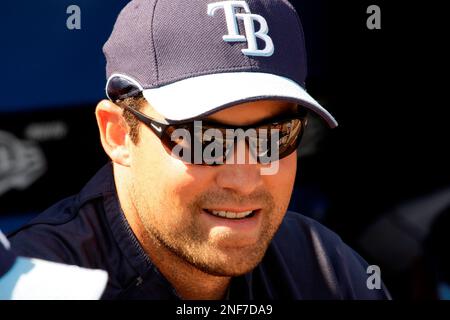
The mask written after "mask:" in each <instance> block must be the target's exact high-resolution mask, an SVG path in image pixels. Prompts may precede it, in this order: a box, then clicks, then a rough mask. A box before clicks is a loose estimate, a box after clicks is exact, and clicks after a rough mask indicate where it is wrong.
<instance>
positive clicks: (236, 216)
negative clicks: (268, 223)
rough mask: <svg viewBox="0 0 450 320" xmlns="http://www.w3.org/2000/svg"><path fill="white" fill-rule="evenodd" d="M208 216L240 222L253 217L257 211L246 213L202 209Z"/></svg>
mask: <svg viewBox="0 0 450 320" xmlns="http://www.w3.org/2000/svg"><path fill="white" fill-rule="evenodd" d="M204 210H205V212H207V213H208V214H210V215H212V216H215V217H219V218H224V219H231V220H240V219H247V218H252V217H254V216H255V214H256V212H257V211H258V210H247V211H225V210H212V209H204Z"/></svg>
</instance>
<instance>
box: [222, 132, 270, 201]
mask: <svg viewBox="0 0 450 320" xmlns="http://www.w3.org/2000/svg"><path fill="white" fill-rule="evenodd" d="M243 150H245V156H239V155H238V154H237V153H239V152H243ZM227 159H228V160H230V159H233V162H232V163H230V162H228V163H227V162H226V163H225V164H224V165H221V166H219V167H218V169H219V171H218V174H217V176H216V183H217V185H218V186H219V187H221V188H224V189H232V190H233V191H235V192H237V193H240V194H242V195H246V194H250V193H252V192H253V191H255V190H256V189H257V188H259V187H260V186H261V185H262V183H263V180H262V177H261V165H260V164H258V163H256V159H254V158H253V155H252V152H250V150H249V148H248V144H247V143H246V142H245V140H244V139H243V140H241V141H238V142H237V144H236V146H235V148H234V150H231V151H230V154H229V155H228V157H227ZM242 159H245V160H244V161H240V160H242Z"/></svg>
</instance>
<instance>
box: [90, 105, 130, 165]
mask: <svg viewBox="0 0 450 320" xmlns="http://www.w3.org/2000/svg"><path fill="white" fill-rule="evenodd" d="M122 113H123V109H122V108H120V107H119V106H118V105H116V104H114V103H113V102H111V101H109V100H102V101H100V102H99V104H98V105H97V108H96V109H95V116H96V118H97V124H98V129H99V131H100V139H101V142H102V145H103V149H105V152H106V154H107V155H108V156H109V157H110V158H111V160H112V161H113V162H114V163H117V164H120V165H123V166H127V167H128V166H130V149H129V142H130V141H129V138H128V126H127V124H126V122H125V120H124V118H123V117H122Z"/></svg>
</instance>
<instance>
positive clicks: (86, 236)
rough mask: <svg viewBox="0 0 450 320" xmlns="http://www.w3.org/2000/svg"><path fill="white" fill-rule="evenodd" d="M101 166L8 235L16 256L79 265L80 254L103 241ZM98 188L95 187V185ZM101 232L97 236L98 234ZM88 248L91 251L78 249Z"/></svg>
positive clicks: (104, 224)
mask: <svg viewBox="0 0 450 320" xmlns="http://www.w3.org/2000/svg"><path fill="white" fill-rule="evenodd" d="M102 171H104V169H102V170H100V171H99V173H98V174H97V175H95V176H94V178H93V179H92V180H91V181H90V182H89V183H88V184H87V185H86V186H85V187H84V188H83V189H82V191H81V192H80V193H78V194H76V195H73V196H70V197H68V198H65V199H63V200H61V201H59V202H57V203H56V204H54V205H52V206H51V207H49V208H48V209H46V210H45V211H44V212H42V213H41V214H39V215H38V216H37V217H36V218H34V219H33V220H31V221H30V222H29V223H27V224H26V225H24V226H22V227H21V228H20V229H18V230H16V231H15V232H13V233H11V234H10V235H9V239H10V241H11V244H12V247H13V248H14V250H15V252H17V253H18V254H20V255H23V256H27V257H33V258H40V259H46V260H50V261H55V262H64V263H69V264H77V265H81V264H82V263H81V261H82V260H85V259H82V258H81V257H79V255H80V254H81V253H84V254H86V253H87V254H89V251H92V250H96V246H98V244H99V242H101V241H104V240H105V239H104V237H105V236H106V235H105V229H106V228H105V227H106V225H107V222H106V217H105V213H104V209H103V201H104V195H105V194H107V193H108V192H103V193H102V192H101V188H103V189H105V188H104V187H103V186H102V185H101V181H102V179H101V178H102V176H104V175H105V172H103V174H102ZM99 186H100V188H99V189H95V188H98V187H99ZM100 235H101V236H100ZM83 248H90V249H92V250H89V251H87V250H82V249H83Z"/></svg>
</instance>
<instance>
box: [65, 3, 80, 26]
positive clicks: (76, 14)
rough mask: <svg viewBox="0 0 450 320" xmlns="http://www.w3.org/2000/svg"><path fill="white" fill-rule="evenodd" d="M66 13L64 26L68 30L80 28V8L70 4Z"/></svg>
mask: <svg viewBox="0 0 450 320" xmlns="http://www.w3.org/2000/svg"><path fill="white" fill-rule="evenodd" d="M66 13H67V14H68V15H69V16H68V17H67V20H66V27H67V29H69V30H81V9H80V7H79V6H77V5H75V4H72V5H70V6H68V7H67V10H66Z"/></svg>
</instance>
